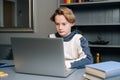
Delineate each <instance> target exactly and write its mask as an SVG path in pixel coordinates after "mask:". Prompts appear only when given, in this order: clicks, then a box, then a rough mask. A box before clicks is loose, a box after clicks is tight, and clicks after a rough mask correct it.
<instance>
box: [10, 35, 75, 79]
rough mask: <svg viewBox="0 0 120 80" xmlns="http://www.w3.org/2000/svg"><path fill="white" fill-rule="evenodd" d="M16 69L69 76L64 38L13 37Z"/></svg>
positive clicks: (71, 70)
mask: <svg viewBox="0 0 120 80" xmlns="http://www.w3.org/2000/svg"><path fill="white" fill-rule="evenodd" d="M11 44H12V49H13V57H14V64H15V71H16V72H19V73H28V74H38V75H46V76H58V77H67V76H69V75H70V74H71V73H72V72H74V71H75V69H66V67H65V61H64V49H63V39H62V38H25V37H12V38H11Z"/></svg>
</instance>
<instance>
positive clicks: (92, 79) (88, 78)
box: [84, 73, 120, 80]
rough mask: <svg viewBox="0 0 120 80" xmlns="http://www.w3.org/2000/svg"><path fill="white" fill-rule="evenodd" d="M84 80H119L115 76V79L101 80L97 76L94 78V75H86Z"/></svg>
mask: <svg viewBox="0 0 120 80" xmlns="http://www.w3.org/2000/svg"><path fill="white" fill-rule="evenodd" d="M84 78H85V79H87V80H120V76H115V77H110V78H106V79H103V78H100V77H97V76H94V75H91V74H88V73H85V74H84Z"/></svg>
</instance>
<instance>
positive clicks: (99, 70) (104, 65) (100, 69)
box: [85, 61, 120, 79]
mask: <svg viewBox="0 0 120 80" xmlns="http://www.w3.org/2000/svg"><path fill="white" fill-rule="evenodd" d="M85 72H86V73H89V74H92V75H95V76H98V77H101V78H104V79H105V78H109V77H113V76H120V62H116V61H106V62H101V63H96V64H90V65H86V67H85Z"/></svg>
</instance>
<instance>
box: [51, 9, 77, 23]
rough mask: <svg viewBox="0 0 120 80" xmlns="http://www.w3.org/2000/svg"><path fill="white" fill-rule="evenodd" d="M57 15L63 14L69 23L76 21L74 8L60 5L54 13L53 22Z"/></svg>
mask: <svg viewBox="0 0 120 80" xmlns="http://www.w3.org/2000/svg"><path fill="white" fill-rule="evenodd" d="M56 15H63V16H64V17H65V18H66V20H67V21H68V22H69V23H75V15H74V14H73V12H72V10H71V9H69V8H67V7H60V8H57V9H56V10H55V12H54V14H53V15H52V16H51V18H50V19H51V20H52V21H53V22H55V16H56Z"/></svg>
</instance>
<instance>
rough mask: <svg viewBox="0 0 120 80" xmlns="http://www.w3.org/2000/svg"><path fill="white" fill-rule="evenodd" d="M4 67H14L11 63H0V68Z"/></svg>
mask: <svg viewBox="0 0 120 80" xmlns="http://www.w3.org/2000/svg"><path fill="white" fill-rule="evenodd" d="M6 67H14V65H13V64H7V63H0V68H6Z"/></svg>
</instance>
